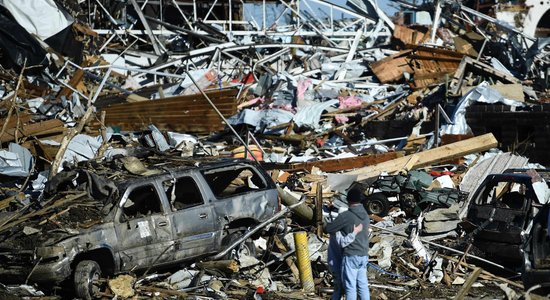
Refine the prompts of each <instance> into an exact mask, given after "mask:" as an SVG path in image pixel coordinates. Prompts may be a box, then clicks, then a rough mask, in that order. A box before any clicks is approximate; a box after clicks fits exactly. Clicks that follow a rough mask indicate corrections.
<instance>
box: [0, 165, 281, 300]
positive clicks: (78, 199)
mask: <svg viewBox="0 0 550 300" xmlns="http://www.w3.org/2000/svg"><path fill="white" fill-rule="evenodd" d="M112 164H113V165H115V166H111V167H110V168H105V167H104V166H101V167H96V168H90V167H88V168H84V167H83V168H78V169H75V170H70V171H63V172H61V173H59V174H58V175H56V176H55V177H53V178H52V180H51V181H50V182H49V185H48V186H47V188H46V190H45V195H46V196H48V197H45V198H44V199H43V200H42V201H41V202H39V203H38V202H37V203H33V204H32V205H30V206H29V207H28V209H27V211H26V213H25V214H24V215H20V216H17V215H13V216H12V217H11V218H12V219H11V222H8V223H5V225H3V226H2V227H1V228H0V234H1V238H2V241H1V243H0V261H1V265H2V268H1V269H0V274H1V275H0V278H1V280H2V281H19V282H25V281H29V282H35V283H47V284H52V283H54V284H57V283H60V282H66V281H68V280H72V281H73V283H74V290H75V294H76V295H77V296H78V297H80V298H84V299H90V298H92V297H93V296H94V295H96V293H97V292H98V286H97V285H96V280H97V279H98V278H100V277H103V276H109V275H112V274H116V273H119V272H128V271H134V270H146V269H150V268H157V267H163V266H166V267H167V266H174V265H175V264H179V263H182V262H185V261H188V260H191V259H197V258H201V257H205V256H208V255H211V254H214V253H217V252H219V251H220V250H223V249H225V247H226V246H228V245H231V244H232V243H234V242H235V241H236V240H237V239H239V237H240V236H241V235H242V234H243V233H244V232H245V231H247V230H248V229H249V228H250V227H252V226H254V225H256V224H258V223H260V222H262V221H265V220H267V219H268V218H270V217H272V216H273V215H274V214H275V213H277V212H278V211H279V210H280V204H279V202H278V196H277V190H276V188H275V184H274V183H273V181H272V180H271V178H270V177H269V176H268V175H267V173H266V172H265V171H264V170H263V169H262V168H261V167H260V166H259V165H258V164H255V163H253V162H250V161H245V160H226V161H225V160H222V161H218V162H205V163H199V162H197V161H193V162H190V163H188V164H182V163H177V164H175V163H173V162H170V161H164V160H162V159H158V160H157V161H153V162H150V164H149V165H148V166H147V165H145V164H144V163H143V162H142V161H140V160H138V159H136V158H133V159H132V158H131V157H125V158H123V159H117V160H115V161H114V162H112ZM15 214H17V213H15ZM242 247H243V248H244V249H240V251H250V252H253V251H254V248H253V244H252V243H251V241H250V240H249V241H247V242H245V243H244V244H243V245H242Z"/></svg>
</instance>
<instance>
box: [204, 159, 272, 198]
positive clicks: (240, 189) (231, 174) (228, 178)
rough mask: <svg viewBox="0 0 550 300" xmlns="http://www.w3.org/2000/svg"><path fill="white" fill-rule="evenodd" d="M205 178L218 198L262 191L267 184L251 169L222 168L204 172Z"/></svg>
mask: <svg viewBox="0 0 550 300" xmlns="http://www.w3.org/2000/svg"><path fill="white" fill-rule="evenodd" d="M203 175H204V178H205V179H206V182H208V185H209V186H210V188H211V189H212V191H213V192H214V195H215V196H216V197H218V198H223V197H228V196H232V195H238V194H242V193H246V192H249V191H253V190H261V189H265V188H266V187H267V184H266V183H265V181H264V180H263V179H262V177H261V176H260V175H258V173H257V171H256V170H254V169H252V168H250V167H241V168H234V167H232V168H220V169H210V170H206V171H203Z"/></svg>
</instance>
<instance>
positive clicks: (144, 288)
mask: <svg viewBox="0 0 550 300" xmlns="http://www.w3.org/2000/svg"><path fill="white" fill-rule="evenodd" d="M136 289H137V290H140V291H143V292H153V293H159V294H164V295H167V296H178V297H182V299H185V298H187V296H188V294H187V293H186V292H181V291H175V290H169V289H163V288H159V287H155V286H139V287H137V288H136Z"/></svg>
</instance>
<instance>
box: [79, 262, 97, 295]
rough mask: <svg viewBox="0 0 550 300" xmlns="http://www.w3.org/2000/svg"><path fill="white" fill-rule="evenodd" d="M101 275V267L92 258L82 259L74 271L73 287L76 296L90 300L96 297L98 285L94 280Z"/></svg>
mask: <svg viewBox="0 0 550 300" xmlns="http://www.w3.org/2000/svg"><path fill="white" fill-rule="evenodd" d="M100 277H101V268H100V267H99V264H98V263H97V262H95V261H93V260H83V261H81V262H79V263H78V265H76V268H75V271H74V287H75V293H76V296H77V297H78V298H82V299H85V300H91V299H93V298H95V297H96V295H97V293H98V292H99V287H98V286H97V283H95V282H94V281H96V280H98V279H99V278H100Z"/></svg>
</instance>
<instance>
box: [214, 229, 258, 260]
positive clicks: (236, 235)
mask: <svg viewBox="0 0 550 300" xmlns="http://www.w3.org/2000/svg"><path fill="white" fill-rule="evenodd" d="M244 234H245V233H244V232H242V231H236V232H233V233H231V234H229V235H227V236H225V237H224V238H223V240H222V249H225V248H227V247H229V246H230V245H231V244H233V243H234V242H235V241H237V240H238V239H240V238H241V237H242V236H243V235H244ZM235 250H237V251H235ZM241 255H248V256H252V257H256V246H255V245H254V242H253V241H252V239H251V238H248V239H246V240H245V241H244V242H242V243H241V244H240V245H239V246H237V247H235V249H232V250H231V251H229V253H227V255H226V259H236V258H239V257H240V256H241Z"/></svg>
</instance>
